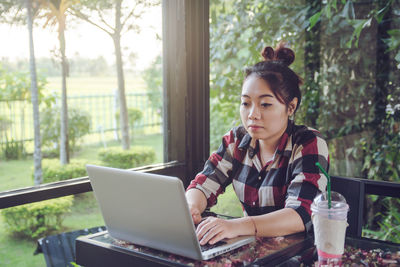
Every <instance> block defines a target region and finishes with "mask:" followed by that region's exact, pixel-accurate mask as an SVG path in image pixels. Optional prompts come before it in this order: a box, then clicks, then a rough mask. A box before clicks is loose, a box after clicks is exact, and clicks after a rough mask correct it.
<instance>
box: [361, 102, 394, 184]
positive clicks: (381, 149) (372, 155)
mask: <svg viewBox="0 0 400 267" xmlns="http://www.w3.org/2000/svg"><path fill="white" fill-rule="evenodd" d="M389 100H390V99H389ZM386 112H387V114H386V120H385V121H384V123H382V124H381V125H380V127H382V131H383V132H384V133H385V135H384V136H383V137H382V138H383V144H382V143H377V142H371V139H370V138H362V139H361V140H360V142H359V146H360V147H361V149H362V151H363V152H364V154H365V155H366V156H365V160H364V165H363V171H365V172H366V173H367V176H368V178H370V179H374V180H386V181H391V182H400V131H399V129H400V104H397V105H395V106H394V107H392V105H391V104H388V106H387V108H386Z"/></svg>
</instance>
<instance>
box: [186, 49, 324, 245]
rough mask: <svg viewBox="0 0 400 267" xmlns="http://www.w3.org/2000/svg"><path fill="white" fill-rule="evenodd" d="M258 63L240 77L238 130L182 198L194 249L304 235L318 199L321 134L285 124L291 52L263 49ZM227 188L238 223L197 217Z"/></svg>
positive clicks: (291, 95)
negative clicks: (235, 201) (238, 209)
mask: <svg viewBox="0 0 400 267" xmlns="http://www.w3.org/2000/svg"><path fill="white" fill-rule="evenodd" d="M262 56H263V57H264V61H262V62H259V63H257V64H255V65H254V66H253V67H251V68H249V69H247V70H246V77H245V80H244V83H243V87H242V94H241V106H240V116H241V120H242V124H243V125H242V126H239V127H235V128H233V129H232V130H231V131H229V132H228V133H227V134H226V135H225V136H224V137H223V138H222V144H221V146H220V147H219V149H218V151H217V152H215V153H213V154H212V155H211V156H210V158H209V159H208V161H207V162H206V164H205V167H204V170H203V171H202V172H201V173H199V174H198V175H197V176H196V177H195V179H194V180H193V181H192V182H191V184H190V185H189V187H188V189H187V191H186V199H187V202H188V204H189V208H190V211H191V214H192V217H193V221H194V223H195V224H197V223H199V225H198V227H197V230H196V232H197V236H198V238H199V240H200V244H202V245H204V244H206V243H207V242H208V243H210V244H214V243H216V242H218V241H219V240H221V239H223V238H233V237H236V236H240V235H256V236H264V237H268V236H282V235H288V234H292V233H296V232H301V231H307V230H308V229H309V228H310V227H311V218H310V214H311V211H310V205H311V203H312V201H313V199H314V197H315V196H316V195H317V194H318V193H320V192H321V191H325V188H326V184H327V180H326V177H325V176H323V175H322V174H321V173H319V170H318V168H317V167H316V166H315V163H316V162H319V163H320V164H321V165H322V166H323V167H324V168H326V169H327V168H328V165H329V159H328V148H327V145H326V142H325V141H324V140H323V139H322V137H321V135H320V133H319V132H318V131H316V130H314V129H311V128H307V127H306V126H298V125H295V124H294V122H293V120H291V119H290V118H291V117H292V116H293V115H294V114H295V112H296V110H297V109H298V107H299V105H300V102H301V93H300V89H299V85H300V84H301V79H300V78H299V76H298V75H297V74H295V73H294V72H293V71H292V70H291V69H290V68H289V65H290V64H291V63H292V62H293V61H294V58H295V55H294V52H293V51H292V50H291V49H289V48H286V47H284V44H282V43H280V44H279V45H278V47H277V48H276V49H275V50H274V49H273V48H271V47H265V48H264V50H263V52H262ZM230 183H232V184H233V188H234V190H235V192H236V195H237V196H238V198H239V200H240V202H241V203H242V206H243V209H244V214H245V216H244V217H243V218H238V219H232V220H223V219H220V218H215V217H208V218H205V219H204V220H202V218H201V213H202V212H203V211H204V210H205V209H206V208H207V207H211V206H212V205H214V204H215V203H216V200H217V196H218V195H219V194H220V193H222V192H224V190H225V187H226V186H227V185H229V184H230Z"/></svg>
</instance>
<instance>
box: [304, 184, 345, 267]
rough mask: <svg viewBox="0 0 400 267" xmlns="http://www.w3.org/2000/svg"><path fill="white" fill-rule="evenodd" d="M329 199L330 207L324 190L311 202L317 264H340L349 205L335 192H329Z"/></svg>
mask: <svg viewBox="0 0 400 267" xmlns="http://www.w3.org/2000/svg"><path fill="white" fill-rule="evenodd" d="M331 200H332V201H331V208H329V207H328V196H327V193H326V192H324V193H322V194H319V195H318V196H317V197H316V198H315V199H314V201H313V203H312V204H311V211H312V215H311V219H312V222H313V226H314V239H315V245H316V247H317V251H318V266H341V265H342V262H341V261H342V254H343V252H344V240H345V237H346V227H347V226H348V224H347V212H348V211H349V205H348V204H347V203H346V199H345V198H344V197H343V196H342V195H341V194H339V193H337V192H333V191H332V192H331Z"/></svg>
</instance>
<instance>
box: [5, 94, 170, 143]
mask: <svg viewBox="0 0 400 267" xmlns="http://www.w3.org/2000/svg"><path fill="white" fill-rule="evenodd" d="M157 97H161V95H160V94H149V93H147V92H144V93H127V94H126V102H127V105H128V108H137V109H139V110H140V111H141V112H142V115H143V116H142V118H141V119H140V120H138V121H136V122H135V123H134V125H131V127H132V128H134V129H135V131H138V130H140V131H142V132H143V133H161V131H162V130H161V129H162V114H161V112H162V111H161V108H154V107H152V105H151V100H150V99H151V98H157ZM57 101H60V99H57ZM67 102H68V109H71V108H75V109H79V110H81V111H84V112H86V113H87V114H89V115H90V119H91V123H90V133H103V132H109V131H114V133H115V134H114V135H115V137H117V136H118V132H119V128H118V127H119V123H118V122H117V120H116V112H118V111H119V106H118V98H117V94H102V95H84V96H69V97H68V100H67ZM54 116H59V114H54ZM0 119H1V120H0V144H2V143H6V142H7V140H8V141H10V140H13V141H15V142H25V141H31V140H33V138H34V131H33V116H32V104H31V103H30V101H27V100H13V101H0Z"/></svg>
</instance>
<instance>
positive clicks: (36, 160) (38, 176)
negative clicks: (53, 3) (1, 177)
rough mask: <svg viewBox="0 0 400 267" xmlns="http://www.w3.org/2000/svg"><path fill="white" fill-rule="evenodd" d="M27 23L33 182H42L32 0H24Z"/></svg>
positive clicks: (36, 183)
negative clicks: (33, 144)
mask: <svg viewBox="0 0 400 267" xmlns="http://www.w3.org/2000/svg"><path fill="white" fill-rule="evenodd" d="M26 10H27V22H28V23H27V24H28V32H29V72H30V74H31V101H32V108H33V129H34V136H35V137H34V138H35V149H34V153H33V164H34V174H33V175H34V183H35V185H38V184H41V183H42V179H43V178H42V174H43V173H42V150H41V140H40V116H39V92H38V86H37V76H36V63H35V50H34V46H33V8H32V0H26Z"/></svg>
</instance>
